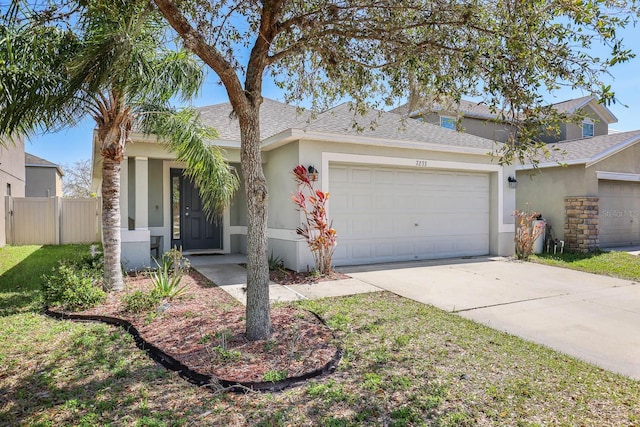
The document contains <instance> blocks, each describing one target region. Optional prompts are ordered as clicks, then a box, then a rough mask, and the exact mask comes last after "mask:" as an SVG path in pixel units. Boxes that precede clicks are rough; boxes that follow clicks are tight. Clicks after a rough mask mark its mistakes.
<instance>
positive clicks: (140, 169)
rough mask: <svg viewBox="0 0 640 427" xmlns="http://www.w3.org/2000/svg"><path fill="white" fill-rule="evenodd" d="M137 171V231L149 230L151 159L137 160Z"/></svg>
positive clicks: (139, 158) (138, 158)
mask: <svg viewBox="0 0 640 427" xmlns="http://www.w3.org/2000/svg"><path fill="white" fill-rule="evenodd" d="M135 169H136V183H135V189H136V200H135V207H136V216H135V218H136V230H148V229H149V159H148V158H147V157H136V158H135Z"/></svg>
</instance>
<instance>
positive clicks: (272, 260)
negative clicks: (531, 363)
mask: <svg viewBox="0 0 640 427" xmlns="http://www.w3.org/2000/svg"><path fill="white" fill-rule="evenodd" d="M283 267H284V259H283V258H282V257H281V256H275V255H273V252H271V255H269V271H276V270H280V269H281V268H283Z"/></svg>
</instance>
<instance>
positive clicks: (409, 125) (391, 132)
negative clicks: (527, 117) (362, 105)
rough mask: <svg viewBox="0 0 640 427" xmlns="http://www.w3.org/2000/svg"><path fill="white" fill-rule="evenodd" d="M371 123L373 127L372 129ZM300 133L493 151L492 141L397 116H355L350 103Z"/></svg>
mask: <svg viewBox="0 0 640 427" xmlns="http://www.w3.org/2000/svg"><path fill="white" fill-rule="evenodd" d="M372 123H373V124H374V126H371V124H372ZM359 128H360V129H359ZM303 129H304V130H307V131H316V132H333V133H340V134H345V135H352V136H364V137H372V138H381V139H392V140H402V141H414V142H426V143H432V144H440V145H453V146H459V147H473V148H482V149H487V150H491V149H492V148H494V147H495V144H494V142H493V141H491V140H488V139H485V138H480V137H478V136H474V135H470V134H467V133H463V132H457V131H454V130H451V129H446V128H443V127H440V126H437V125H433V124H430V123H423V122H419V121H417V120H404V119H403V117H402V116H401V115H400V114H394V113H389V112H384V111H379V110H371V111H369V112H368V113H367V114H365V115H364V116H361V115H360V114H358V113H356V112H354V110H353V105H352V104H351V103H345V104H342V105H339V106H337V107H335V108H332V109H330V110H327V111H325V112H323V113H321V114H319V115H318V116H317V117H316V118H315V119H314V120H311V121H310V123H309V124H307V125H306V126H305V127H304V128H303Z"/></svg>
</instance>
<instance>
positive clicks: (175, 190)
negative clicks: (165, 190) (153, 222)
mask: <svg viewBox="0 0 640 427" xmlns="http://www.w3.org/2000/svg"><path fill="white" fill-rule="evenodd" d="M171 172H172V175H171V238H172V239H173V240H180V176H179V175H177V174H176V175H174V174H173V172H174V171H171ZM176 173H177V172H176Z"/></svg>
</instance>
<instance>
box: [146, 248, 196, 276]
mask: <svg viewBox="0 0 640 427" xmlns="http://www.w3.org/2000/svg"><path fill="white" fill-rule="evenodd" d="M155 261H156V264H157V265H158V267H159V268H161V269H163V270H167V271H171V272H172V273H174V274H178V275H183V274H184V273H185V272H186V271H187V270H189V267H191V264H190V263H189V260H188V259H187V258H185V257H184V256H183V255H182V251H181V250H180V249H177V248H175V247H174V248H173V249H171V250H170V251H167V252H165V253H163V254H162V258H160V262H158V261H157V260H155Z"/></svg>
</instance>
